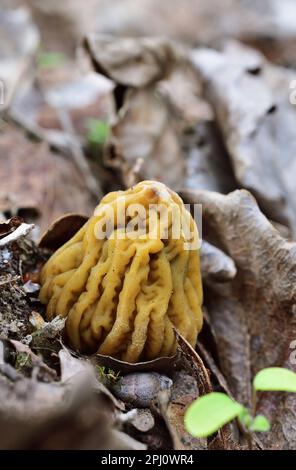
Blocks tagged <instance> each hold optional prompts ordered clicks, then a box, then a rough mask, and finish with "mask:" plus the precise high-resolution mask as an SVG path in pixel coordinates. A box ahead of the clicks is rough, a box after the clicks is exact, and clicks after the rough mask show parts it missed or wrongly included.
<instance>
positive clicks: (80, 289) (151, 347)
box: [40, 181, 202, 362]
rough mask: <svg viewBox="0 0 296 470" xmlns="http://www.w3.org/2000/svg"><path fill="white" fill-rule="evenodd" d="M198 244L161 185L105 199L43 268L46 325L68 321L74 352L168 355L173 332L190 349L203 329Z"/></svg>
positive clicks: (132, 357)
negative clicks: (51, 321)
mask: <svg viewBox="0 0 296 470" xmlns="http://www.w3.org/2000/svg"><path fill="white" fill-rule="evenodd" d="M188 229H189V230H188ZM188 234H190V236H189V237H188ZM192 241H193V243H192ZM197 241H198V234H197V228H196V224H195V222H194V220H193V218H192V217H191V215H190V213H189V212H188V211H187V210H186V208H185V207H184V204H183V202H182V200H181V198H180V197H179V196H178V195H177V194H176V193H174V192H173V191H171V190H170V189H169V188H167V187H166V186H165V185H164V184H162V183H158V182H155V181H143V182H141V183H139V184H137V185H136V186H134V187H132V188H130V189H128V190H127V191H116V192H111V193H109V194H107V195H106V196H105V197H104V198H103V199H102V201H101V202H100V204H99V205H98V207H97V208H96V210H95V213H94V215H93V216H92V217H91V218H90V219H89V220H88V221H87V222H86V224H85V225H84V226H83V227H82V228H81V229H80V230H79V231H78V232H77V233H76V234H75V235H74V236H73V237H72V238H71V239H70V240H69V241H68V242H67V243H65V244H64V245H63V246H62V247H61V248H59V249H58V250H57V251H56V252H55V253H54V254H53V255H52V256H51V257H50V258H49V260H48V261H47V263H46V264H45V265H44V267H43V269H42V272H41V285H42V288H41V291H40V300H41V302H42V303H44V304H47V317H48V319H51V318H53V317H54V316H57V315H60V316H62V317H67V321H66V329H67V336H68V338H69V341H70V343H71V345H72V346H73V347H74V348H75V349H77V350H79V351H81V352H86V353H93V352H96V351H97V352H99V353H100V354H104V355H109V356H113V357H116V358H119V359H122V360H125V361H128V362H137V361H141V360H149V359H154V358H157V357H161V356H170V355H172V354H174V352H175V336H174V332H173V326H175V327H176V328H177V329H178V330H179V331H180V333H181V334H182V335H183V336H184V337H185V338H186V339H187V340H188V341H189V342H190V343H191V344H192V345H193V346H194V345H195V343H196V338H197V335H198V333H199V331H200V329H201V327H202V311H201V303H202V286H201V276H200V267H199V254H198V247H197V245H196V242H197ZM189 242H190V243H189Z"/></svg>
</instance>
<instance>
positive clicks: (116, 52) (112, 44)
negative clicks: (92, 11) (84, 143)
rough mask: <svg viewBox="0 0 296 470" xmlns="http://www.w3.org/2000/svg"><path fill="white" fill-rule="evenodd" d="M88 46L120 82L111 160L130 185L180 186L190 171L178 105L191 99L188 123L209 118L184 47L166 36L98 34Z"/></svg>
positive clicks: (109, 153)
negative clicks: (160, 183) (150, 181)
mask: <svg viewBox="0 0 296 470" xmlns="http://www.w3.org/2000/svg"><path fill="white" fill-rule="evenodd" d="M85 48H86V50H87V52H88V54H89V55H90V57H91V59H92V62H93V65H94V68H95V70H96V71H97V72H98V73H101V74H104V75H105V76H107V77H108V78H110V79H111V80H113V81H114V82H115V84H116V87H115V89H114V99H115V103H116V105H117V110H118V113H117V116H116V118H115V120H114V122H113V123H112V128H111V130H112V132H111V136H110V139H109V145H108V149H107V156H106V162H107V163H108V165H110V166H111V167H113V168H114V169H116V170H118V171H119V172H120V173H121V175H122V178H123V182H124V184H125V185H126V186H130V185H131V184H134V183H135V182H137V181H139V180H140V179H158V180H160V181H163V182H165V183H166V184H168V185H171V186H172V187H174V188H175V187H176V185H177V187H178V186H179V187H180V185H182V180H183V179H184V178H185V176H186V166H185V161H184V158H183V152H182V148H181V142H180V135H181V130H182V125H181V116H180V109H182V110H183V109H184V103H185V104H186V103H187V104H186V106H185V109H187V108H188V104H190V106H191V108H190V109H188V111H187V113H185V114H184V115H183V116H182V119H183V120H184V119H185V120H187V121H188V122H192V121H193V122H194V123H195V122H196V121H199V120H201V119H205V120H206V119H210V118H211V110H210V107H209V106H208V105H207V104H206V103H205V102H204V101H203V100H202V99H201V98H200V96H199V95H200V91H201V90H200V82H199V81H198V80H197V77H196V75H195V74H194V73H193V72H192V67H191V65H190V63H189V62H188V61H187V60H186V57H185V53H184V50H183V49H182V48H181V47H180V46H179V45H177V44H174V43H172V42H170V41H169V40H164V39H162V38H148V39H147V38H142V39H131V38H126V39H124V40H122V39H116V38H112V37H106V36H99V35H96V36H89V37H88V38H87V39H86V41H85ZM185 82H186V83H187V87H186V88H185V87H184V86H183V83H185Z"/></svg>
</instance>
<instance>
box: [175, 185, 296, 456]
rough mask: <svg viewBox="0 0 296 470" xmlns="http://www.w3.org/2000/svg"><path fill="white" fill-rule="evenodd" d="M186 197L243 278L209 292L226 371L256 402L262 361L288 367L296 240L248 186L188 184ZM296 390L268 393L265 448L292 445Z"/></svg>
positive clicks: (262, 407) (240, 396)
mask: <svg viewBox="0 0 296 470" xmlns="http://www.w3.org/2000/svg"><path fill="white" fill-rule="evenodd" d="M182 197H183V199H184V200H185V202H191V203H193V202H198V203H201V204H202V206H203V229H204V233H205V235H206V237H207V238H208V239H209V240H211V239H214V240H215V245H216V246H218V247H219V248H221V249H223V251H224V252H225V253H227V254H228V255H229V256H230V257H231V258H232V259H233V260H234V262H235V265H236V267H237V275H236V277H235V278H234V279H233V280H231V281H229V282H228V283H226V284H223V285H221V284H220V285H219V283H215V284H212V285H211V288H208V291H206V292H205V305H206V307H207V309H208V312H209V316H210V321H211V324H212V327H213V329H214V331H215V335H216V344H217V348H218V353H219V362H220V367H221V371H222V373H223V375H224V376H225V378H226V380H227V383H228V385H229V387H230V390H231V391H232V393H233V395H234V397H235V399H236V400H238V401H239V402H240V403H243V404H245V405H247V406H249V407H251V402H252V391H251V380H252V377H253V376H254V375H255V374H256V373H257V372H258V371H259V370H260V369H262V368H265V367H271V366H275V365H277V366H282V367H288V368H290V369H292V370H295V365H293V364H292V363H291V362H290V358H289V355H290V352H291V350H290V349H289V345H290V343H291V342H292V340H294V339H295V337H296V329H295V325H296V324H295V320H294V312H295V303H296V291H295V280H296V245H295V244H294V243H289V242H287V241H286V240H285V239H283V238H282V237H281V236H280V234H279V233H278V231H277V230H276V229H275V228H274V227H273V226H272V225H271V224H270V223H269V221H268V220H267V219H266V217H265V216H264V215H263V214H262V213H261V212H260V210H259V208H258V206H257V204H256V201H255V200H254V198H253V197H252V196H251V195H250V194H249V193H248V192H247V191H244V190H242V191H235V192H233V193H230V194H229V195H227V196H224V195H221V194H218V193H211V192H207V191H183V192H182ZM295 400H296V398H295V395H289V394H286V395H282V394H274V395H272V396H267V395H266V394H264V395H263V396H262V397H261V399H260V402H259V405H258V410H257V411H258V412H260V413H262V414H263V415H266V416H267V417H268V418H269V419H270V421H271V423H272V428H271V431H270V432H269V433H267V434H264V435H261V436H260V440H261V441H262V442H263V444H264V446H265V447H266V448H282V449H293V448H294V447H295V439H296V434H295V430H293V426H291V423H292V417H294V418H293V419H294V420H295V406H296V405H295V403H296V402H295Z"/></svg>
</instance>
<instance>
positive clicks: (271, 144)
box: [192, 42, 296, 233]
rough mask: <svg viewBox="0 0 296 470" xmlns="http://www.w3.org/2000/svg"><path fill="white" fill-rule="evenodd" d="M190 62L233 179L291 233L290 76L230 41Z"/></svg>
mask: <svg viewBox="0 0 296 470" xmlns="http://www.w3.org/2000/svg"><path fill="white" fill-rule="evenodd" d="M192 62H193V64H194V65H195V67H196V70H197V71H198V73H199V74H200V75H201V77H202V79H203V80H204V84H205V94H206V97H207V98H208V100H209V101H210V103H211V104H212V106H213V108H214V110H215V114H216V118H217V122H218V125H219V127H220V130H221V132H222V135H223V139H224V143H225V145H226V148H227V150H228V152H229V155H230V157H231V162H232V166H233V169H234V173H235V177H236V179H237V181H238V182H239V183H240V184H241V185H242V186H243V187H244V188H247V189H249V190H250V191H251V192H252V194H253V195H255V197H256V198H257V200H258V203H259V205H260V206H261V208H262V209H263V210H264V211H265V213H266V214H267V216H269V217H270V218H271V219H273V220H275V221H278V222H280V223H283V224H286V225H289V226H290V227H291V228H292V230H293V231H294V233H295V227H296V206H295V200H296V193H295V184H294V180H295V173H296V168H295V148H296V140H295V132H294V127H295V126H294V123H295V116H296V114H295V109H294V108H295V107H294V106H293V105H292V104H291V103H289V101H288V96H289V83H290V81H291V79H292V75H293V74H291V73H290V72H288V71H287V70H286V69H280V68H275V67H273V66H271V65H270V64H269V63H268V62H266V60H265V59H264V58H263V56H261V55H260V54H259V53H258V52H256V51H254V50H252V49H248V48H246V47H245V46H241V45H239V44H238V43H233V42H232V43H228V45H227V46H226V47H225V49H224V52H217V51H215V50H213V49H197V50H196V51H194V52H193V53H192Z"/></svg>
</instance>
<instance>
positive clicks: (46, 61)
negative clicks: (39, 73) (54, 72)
mask: <svg viewBox="0 0 296 470" xmlns="http://www.w3.org/2000/svg"><path fill="white" fill-rule="evenodd" d="M65 62H66V57H65V55H64V54H62V53H61V52H41V53H40V54H39V56H38V58H37V67H38V68H40V69H54V68H56V67H59V66H61V65H63V64H64V63H65Z"/></svg>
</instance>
